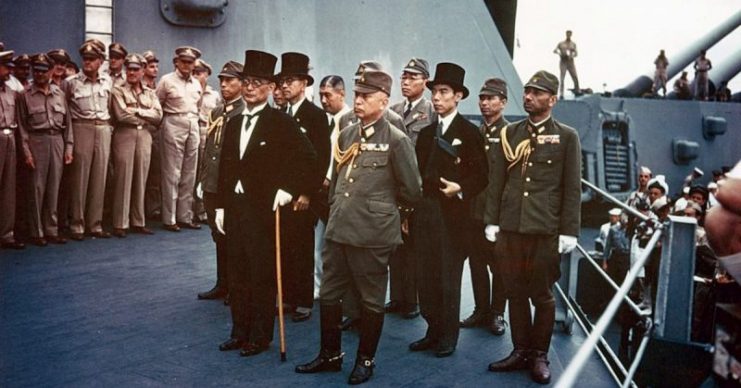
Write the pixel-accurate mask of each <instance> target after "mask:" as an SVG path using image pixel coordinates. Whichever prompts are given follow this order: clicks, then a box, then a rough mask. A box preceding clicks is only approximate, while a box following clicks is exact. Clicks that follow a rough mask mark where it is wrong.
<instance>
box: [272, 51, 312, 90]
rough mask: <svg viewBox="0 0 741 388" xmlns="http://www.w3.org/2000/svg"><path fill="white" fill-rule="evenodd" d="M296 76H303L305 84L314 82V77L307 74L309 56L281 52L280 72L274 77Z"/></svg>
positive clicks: (308, 84)
mask: <svg viewBox="0 0 741 388" xmlns="http://www.w3.org/2000/svg"><path fill="white" fill-rule="evenodd" d="M292 75H293V76H298V77H301V78H304V79H305V80H306V81H307V83H306V86H311V85H313V84H314V78H313V77H312V76H310V75H309V57H307V56H306V55H304V54H301V53H283V54H281V56H280V73H278V74H276V75H275V77H276V78H281V77H288V76H292Z"/></svg>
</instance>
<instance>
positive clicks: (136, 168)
mask: <svg viewBox="0 0 741 388" xmlns="http://www.w3.org/2000/svg"><path fill="white" fill-rule="evenodd" d="M146 64H147V61H146V59H144V57H143V56H141V55H140V54H136V53H134V54H129V55H128V56H127V57H126V59H125V61H124V66H125V67H126V77H125V83H124V85H121V86H114V88H113V103H112V104H111V107H112V109H113V117H114V118H115V119H116V129H115V131H114V132H113V144H112V146H111V148H112V153H113V168H114V169H115V171H116V174H115V176H114V177H113V178H114V182H113V206H112V210H113V228H114V229H113V235H115V236H116V237H126V232H127V230H128V229H129V225H131V231H132V232H134V233H141V234H152V231H151V230H149V229H148V228H146V226H145V225H146V217H145V215H144V191H145V188H146V182H147V174H148V173H149V160H150V155H151V153H152V132H154V131H155V128H157V126H158V125H159V123H160V120H162V108H161V107H160V102H159V100H158V99H157V95H155V94H154V90H152V89H150V88H148V87H147V86H145V85H144V83H143V82H142V77H143V75H144V67H145V66H146Z"/></svg>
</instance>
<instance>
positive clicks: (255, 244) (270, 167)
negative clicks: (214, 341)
mask: <svg viewBox="0 0 741 388" xmlns="http://www.w3.org/2000/svg"><path fill="white" fill-rule="evenodd" d="M276 61H277V58H276V57H275V56H273V55H272V54H269V53H266V52H263V51H256V50H247V51H246V52H245V60H244V68H243V71H242V74H241V76H242V79H243V83H242V96H243V98H244V102H245V107H244V110H243V111H242V112H241V118H240V117H234V118H232V119H231V120H229V121H228V122H227V123H226V124H225V127H224V129H223V131H224V132H223V147H222V149H221V155H220V157H221V160H220V163H219V180H218V185H217V196H216V209H215V211H214V213H215V217H214V224H215V226H216V228H217V229H218V230H219V231H220V232H221V233H222V234H225V235H226V244H227V252H228V259H227V266H228V272H229V279H228V281H229V306H230V309H231V313H232V331H231V335H230V338H229V339H228V340H227V341H226V342H224V343H222V344H221V345H219V350H221V351H230V350H238V349H241V351H240V355H241V356H253V355H256V354H259V353H262V352H263V351H265V350H267V348H268V347H269V345H270V342H271V341H272V339H273V327H274V323H275V295H276V278H275V277H276V271H275V214H274V212H275V211H276V210H277V208H278V206H285V205H287V204H289V203H291V201H292V200H293V199H294V198H296V197H298V196H299V195H301V193H306V192H309V188H311V187H313V186H314V185H315V184H316V183H315V182H314V181H315V180H316V177H315V176H314V174H315V172H314V171H313V166H314V165H315V164H316V153H315V152H314V150H313V148H312V146H311V143H310V142H309V140H308V139H307V138H306V136H305V135H303V134H302V133H301V131H300V130H299V128H298V125H297V124H296V121H295V120H293V119H292V118H291V117H289V116H287V115H286V114H285V113H283V112H281V111H279V110H277V109H274V108H272V107H270V106H269V105H268V97H269V96H270V95H271V94H272V92H273V88H275V82H274V81H273V74H274V73H273V72H274V70H275V62H276ZM287 150H290V151H291V155H290V157H287V156H286V151H287ZM290 210H292V209H289V211H290ZM281 213H282V214H285V213H286V211H285V210H284V211H282V212H281ZM281 236H285V233H282V234H281Z"/></svg>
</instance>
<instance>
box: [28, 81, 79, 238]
mask: <svg viewBox="0 0 741 388" xmlns="http://www.w3.org/2000/svg"><path fill="white" fill-rule="evenodd" d="M66 116H67V100H66V99H65V95H64V92H63V91H62V90H61V89H60V88H58V87H57V86H56V85H54V84H53V83H49V91H48V92H44V91H43V90H41V89H39V88H37V87H36V86H35V85H31V86H30V87H28V89H27V90H26V93H24V94H22V95H19V98H18V117H19V119H20V120H19V124H20V131H21V138H22V139H23V153H24V155H25V157H26V158H28V156H32V157H33V160H34V165H35V168H34V169H33V170H30V171H31V176H32V178H31V183H32V186H33V195H32V196H31V206H30V224H31V225H30V229H31V230H30V232H31V236H32V237H37V238H41V237H50V236H58V235H59V231H58V221H59V220H58V217H57V205H58V195H59V187H60V184H61V182H62V171H64V153H65V152H70V151H72V147H73V144H72V133H71V132H72V129H70V128H69V127H67V117H66Z"/></svg>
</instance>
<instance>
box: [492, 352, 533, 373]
mask: <svg viewBox="0 0 741 388" xmlns="http://www.w3.org/2000/svg"><path fill="white" fill-rule="evenodd" d="M529 353H530V352H529V351H528V350H525V349H515V350H513V351H512V353H510V354H509V356H507V357H505V358H503V359H501V360H499V361H494V362H492V363H491V364H489V371H490V372H509V371H513V370H521V369H527V367H528V357H529Z"/></svg>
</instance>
